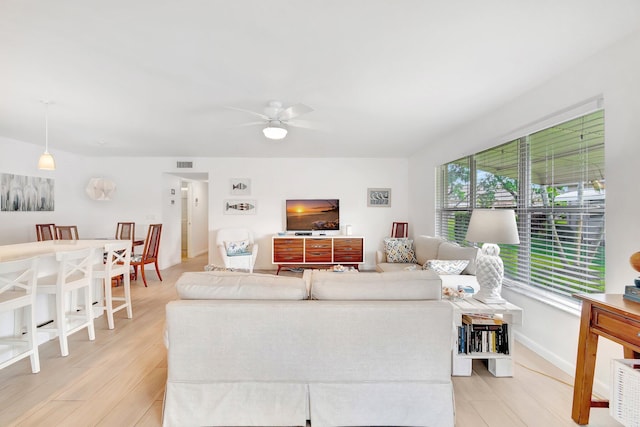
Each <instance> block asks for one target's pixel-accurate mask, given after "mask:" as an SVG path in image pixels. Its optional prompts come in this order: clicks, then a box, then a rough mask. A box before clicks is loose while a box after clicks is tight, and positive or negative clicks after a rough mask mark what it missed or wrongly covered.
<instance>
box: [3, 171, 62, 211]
mask: <svg viewBox="0 0 640 427" xmlns="http://www.w3.org/2000/svg"><path fill="white" fill-rule="evenodd" d="M53 205H54V180H53V179H52V178H42V177H36V176H25V175H15V174H10V173H2V174H0V211H3V212H32V211H53V207H54V206H53Z"/></svg>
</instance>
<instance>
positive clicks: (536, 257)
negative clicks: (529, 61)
mask: <svg viewBox="0 0 640 427" xmlns="http://www.w3.org/2000/svg"><path fill="white" fill-rule="evenodd" d="M436 185H437V200H436V229H437V234H438V235H440V236H442V237H445V238H447V239H449V240H452V241H456V242H459V243H463V244H464V243H466V242H465V240H464V236H465V234H466V230H467V226H468V223H469V218H470V215H471V211H472V210H473V208H474V207H477V208H488V207H494V208H496V209H499V208H509V209H514V210H515V211H516V216H517V222H518V229H519V233H520V241H521V243H520V244H519V245H500V246H501V251H500V254H501V257H502V259H503V261H504V265H505V286H526V287H531V286H532V287H534V288H537V289H538V290H543V291H546V293H549V292H550V293H551V294H553V295H560V296H563V297H570V296H571V294H572V293H574V292H604V215H605V176H604V111H603V110H598V111H595V112H593V113H590V114H586V115H583V116H580V117H578V118H576V119H572V120H569V121H566V122H564V123H561V124H556V125H554V126H551V127H548V128H546V129H543V130H540V131H538V132H535V133H530V134H527V135H523V136H521V137H519V138H517V139H514V140H512V141H510V142H507V143H506V144H502V145H499V146H497V147H493V148H491V149H488V150H486V151H482V152H480V153H476V154H473V155H471V156H467V157H464V158H462V159H458V160H455V161H453V162H450V163H447V164H444V165H442V166H441V167H440V170H439V173H438V180H437V184H436ZM529 289H531V288H529Z"/></svg>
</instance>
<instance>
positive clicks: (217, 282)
mask: <svg viewBox="0 0 640 427" xmlns="http://www.w3.org/2000/svg"><path fill="white" fill-rule="evenodd" d="M176 290H177V291H178V296H179V297H180V298H181V299H233V300H303V299H307V298H308V294H307V287H306V285H305V283H304V280H302V279H301V278H299V277H286V276H274V275H272V274H255V273H241V272H230V271H202V272H187V273H182V275H181V276H180V278H179V279H178V281H177V282H176Z"/></svg>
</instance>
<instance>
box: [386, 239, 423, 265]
mask: <svg viewBox="0 0 640 427" xmlns="http://www.w3.org/2000/svg"><path fill="white" fill-rule="evenodd" d="M384 251H385V254H386V256H387V262H411V263H414V262H416V256H415V252H414V250H413V240H412V239H395V238H392V237H388V238H386V239H384Z"/></svg>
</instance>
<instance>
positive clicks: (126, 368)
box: [0, 256, 620, 427]
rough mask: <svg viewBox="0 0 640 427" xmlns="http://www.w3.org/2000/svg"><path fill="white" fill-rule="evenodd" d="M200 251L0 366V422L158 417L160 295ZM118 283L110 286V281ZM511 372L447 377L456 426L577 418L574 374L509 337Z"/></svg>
mask: <svg viewBox="0 0 640 427" xmlns="http://www.w3.org/2000/svg"><path fill="white" fill-rule="evenodd" d="M206 263H207V258H206V256H201V257H198V258H194V259H191V260H183V263H182V264H181V265H178V266H174V267H172V268H169V269H166V270H163V271H162V276H163V279H164V280H163V281H162V282H160V281H159V280H157V278H156V275H155V272H150V273H149V275H148V277H147V280H148V281H149V287H148V288H145V287H144V286H143V285H142V282H141V280H139V281H137V282H132V297H133V304H134V305H133V319H132V320H129V319H127V318H126V315H125V313H124V312H123V311H119V312H118V313H116V328H115V329H114V330H109V329H107V324H106V320H105V319H104V316H103V317H101V318H99V319H97V320H96V340H95V341H93V342H90V341H88V339H87V335H86V333H85V332H84V331H81V332H78V333H76V334H74V335H72V337H71V338H70V344H69V345H70V354H69V356H67V357H60V355H59V354H60V353H59V347H58V341H57V340H52V341H49V342H47V343H44V344H42V345H40V357H41V371H40V373H39V374H31V371H30V365H29V361H28V359H26V360H22V361H20V362H18V363H16V364H14V365H12V366H9V367H7V368H5V369H3V370H1V371H0V426H14V425H18V426H47V427H52V426H58V425H60V426H118V427H126V426H159V425H160V424H161V413H162V397H163V393H164V383H165V380H166V374H167V360H166V350H165V348H164V344H163V341H162V330H163V324H164V307H165V304H166V303H167V302H168V301H170V300H173V299H175V298H176V293H175V288H174V283H175V281H176V280H177V278H178V277H179V276H180V274H181V273H182V272H183V271H202V269H203V266H204V265H205V264H206ZM119 290H120V289H118V288H116V291H119ZM514 370H515V371H514V377H513V378H494V377H493V376H491V374H490V373H489V372H488V371H487V369H486V367H485V366H484V364H483V363H482V362H481V361H474V365H473V374H472V375H471V376H470V377H454V379H453V382H454V388H455V400H456V426H458V427H482V426H489V427H502V426H504V427H514V426H540V427H549V426H576V424H575V423H573V421H572V420H571V398H572V387H571V385H570V384H571V383H572V382H573V380H572V378H571V376H570V375H566V374H565V373H563V372H562V371H560V370H559V369H557V368H555V367H554V366H552V365H551V364H549V363H547V362H546V361H545V360H543V359H541V358H540V357H538V356H537V355H535V354H534V353H532V352H531V351H529V350H528V349H526V348H525V347H523V346H521V345H517V346H516V365H515V368H514ZM589 425H590V426H599V427H608V426H619V425H620V424H618V423H616V422H615V421H614V420H613V419H612V418H611V417H610V416H609V415H608V410H607V409H593V410H592V411H591V423H590V424H589Z"/></svg>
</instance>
